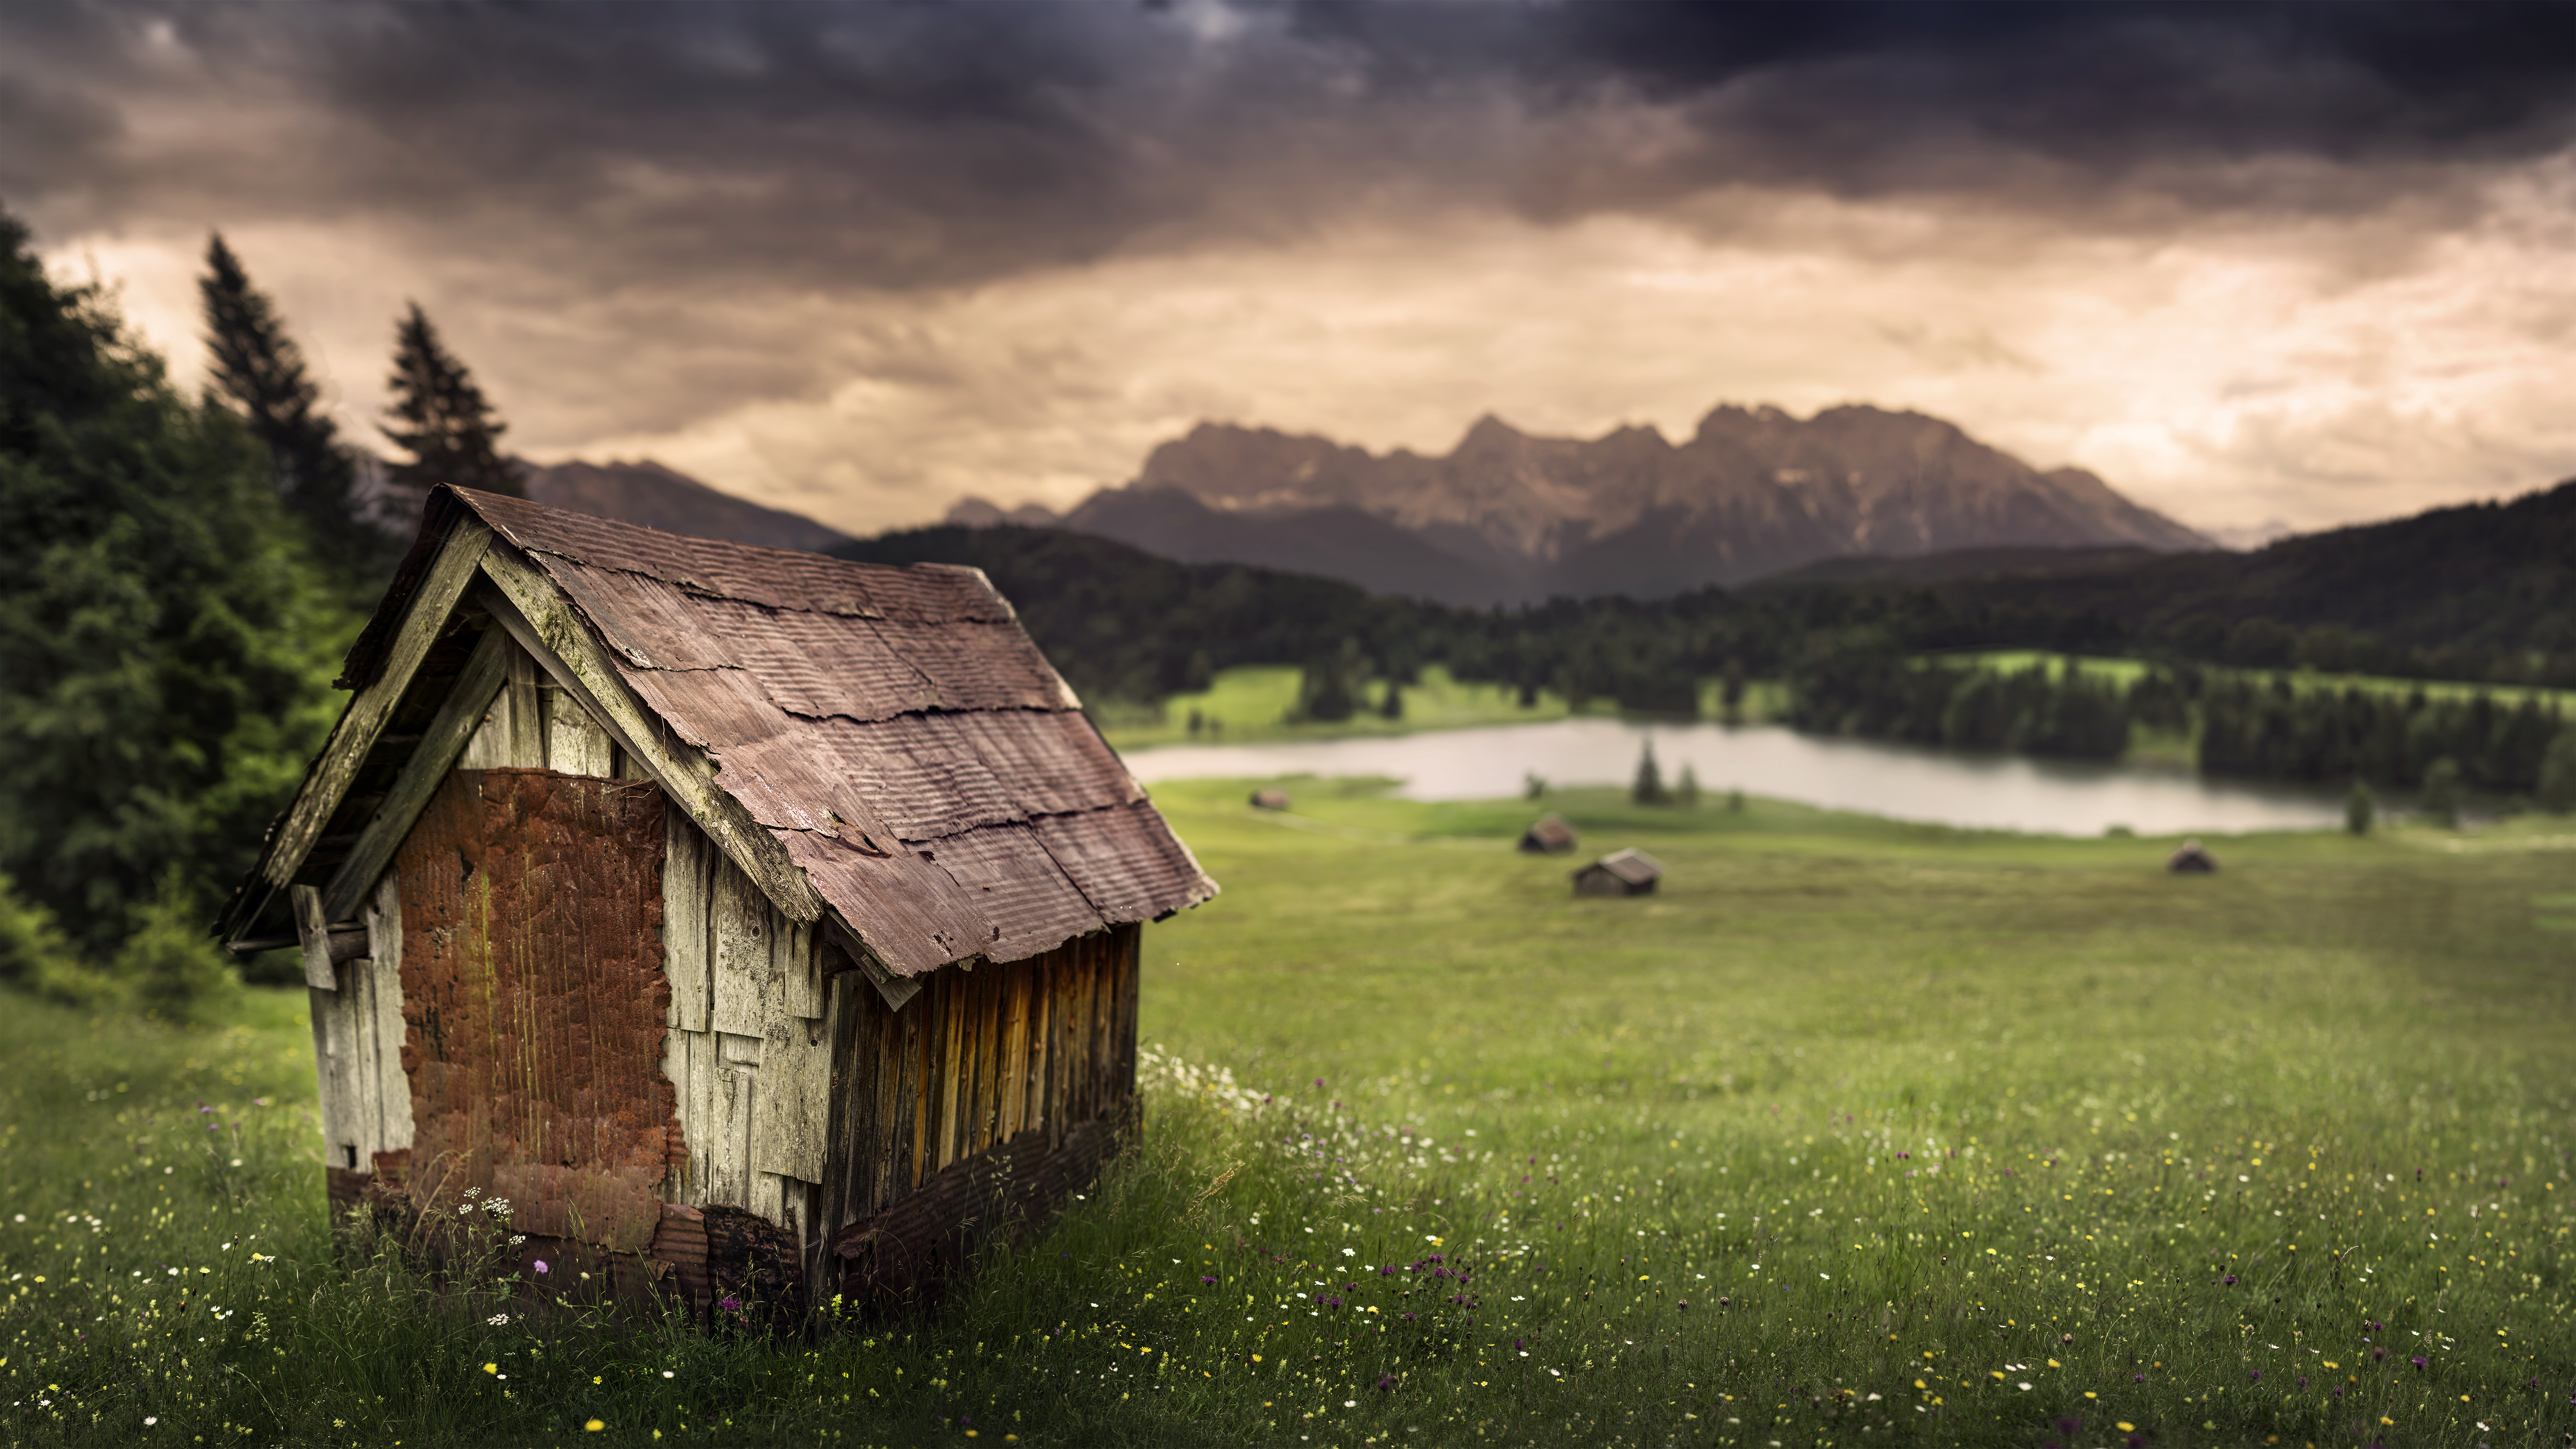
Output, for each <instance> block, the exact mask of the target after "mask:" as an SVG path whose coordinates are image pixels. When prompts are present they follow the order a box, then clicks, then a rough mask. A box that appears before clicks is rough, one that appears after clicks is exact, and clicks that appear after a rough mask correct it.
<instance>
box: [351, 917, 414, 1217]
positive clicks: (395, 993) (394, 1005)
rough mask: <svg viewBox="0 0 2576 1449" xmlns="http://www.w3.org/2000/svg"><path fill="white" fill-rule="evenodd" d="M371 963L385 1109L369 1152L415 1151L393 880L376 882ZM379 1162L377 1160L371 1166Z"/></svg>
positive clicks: (378, 1068) (377, 1068)
mask: <svg viewBox="0 0 2576 1449" xmlns="http://www.w3.org/2000/svg"><path fill="white" fill-rule="evenodd" d="M364 919H365V921H366V926H367V945H368V950H367V960H368V962H369V963H370V965H371V967H372V968H373V972H374V976H375V984H374V987H373V989H372V991H371V992H370V993H369V1001H370V1002H371V1004H372V1005H373V1006H374V1008H375V1031H374V1033H373V1037H374V1052H375V1062H374V1066H375V1073H376V1080H377V1083H378V1086H377V1089H376V1090H377V1101H378V1102H379V1103H380V1104H381V1106H380V1115H379V1117H378V1120H377V1128H376V1142H375V1145H374V1146H373V1147H371V1148H370V1149H368V1150H369V1152H370V1153H371V1154H372V1153H375V1152H404V1151H408V1150H409V1149H410V1147H411V1134H412V1117H411V1076H410V1074H409V1073H406V1072H405V1071H404V1070H403V1064H402V1053H403V1034H404V1032H406V1031H407V1030H409V1028H408V1027H407V1026H406V1025H405V1023H404V1020H403V990H402V951H403V944H402V943H403V931H402V883H401V882H400V881H398V880H396V879H394V877H392V876H391V875H385V874H379V875H378V876H377V877H376V890H375V897H374V899H372V900H370V901H369V902H368V903H367V910H366V914H365V917H364ZM372 1162H373V1158H372V1156H371V1157H370V1158H369V1159H368V1163H362V1164H361V1166H366V1165H369V1164H371V1163H372Z"/></svg>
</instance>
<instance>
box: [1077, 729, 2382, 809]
mask: <svg viewBox="0 0 2576 1449" xmlns="http://www.w3.org/2000/svg"><path fill="white" fill-rule="evenodd" d="M1650 747H1651V748H1652V749H1653V751H1654V752H1655V757H1656V761H1657V767H1658V771H1659V773H1660V775H1661V776H1662V779H1663V781H1664V784H1665V786H1666V788H1668V789H1669V788H1673V787H1674V786H1675V785H1676V784H1677V783H1678V782H1679V781H1680V779H1681V777H1682V774H1683V772H1684V771H1685V770H1688V771H1690V772H1691V773H1692V774H1693V775H1694V776H1695V777H1696V782H1697V784H1698V787H1699V789H1700V791H1701V793H1702V796H1703V798H1704V799H1722V798H1723V797H1724V796H1725V795H1726V793H1727V792H1728V791H1730V790H1742V791H1744V792H1746V793H1747V794H1752V795H1760V796H1766V797H1770V798H1775V799H1780V800H1786V801H1790V802H1793V803H1796V804H1801V805H1808V806H1814V807H1816V808H1820V809H1827V810H1840V811H1850V812H1853V813H1858V814H1864V815H1872V816H1878V817H1881V818H1885V819H1890V820H1900V821H1907V822H1911V823H1916V824H1927V825H1943V826H1950V827H1953V828H1958V829H1968V830H2008V831H2017V832H2021V833H2025V834H2035V835H2062V836H2094V835H2102V834H2105V833H2107V832H2111V831H2113V830H2117V829H2126V830H2128V831H2130V832H2133V833H2135V834H2138V835H2184V834H2211V835H2223V834H2242V833H2247V832H2252V831H2266V830H2325V829H2334V828H2339V827H2340V825H2341V823H2342V804H2341V796H2340V794H2339V792H2333V791H2327V790H2318V789H2306V788H2301V787H2297V786H2290V785H2282V784H2277V783H2269V782H2259V781H2239V780H2229V779H2210V778H2207V777H2203V776H2200V775H2196V774H2193V773H2191V772H2189V771H2186V770H2182V769H2179V768H2176V767H2174V766H2172V765H2169V764H2155V765H2101V764H2090V763H2083V762H2074V761H2060V760H2041V759H2033V758H2031V757H2028V756H2021V755H1996V754H1973V755H1972V754H1967V753H1964V752H1959V751H1950V750H1940V749H1934V748H1931V747H1927V746H1916V745H1899V744H1890V743H1886V742H1883V741H1874V740H1856V739H1847V738H1828V737H1819V736H1812V735H1805V734H1801V733H1799V732H1797V731H1795V730H1792V729H1790V728H1789V727H1788V726H1786V725H1780V724H1741V725H1726V724H1719V723H1714V722H1709V721H1698V722H1686V721H1678V720H1666V721H1657V720H1649V719H1639V718H1634V717H1626V718H1622V717H1618V716H1573V717H1560V718H1558V719H1555V720H1540V721H1530V722H1525V723H1511V724H1486V725H1476V726H1470V727H1466V728H1457V729H1447V730H1420V731H1415V732H1412V733H1408V734H1400V735H1398V734H1389V735H1375V736H1352V737H1343V738H1340V739H1328V740H1317V739H1287V740H1265V741H1246V742H1242V743H1233V742H1228V743H1223V744H1207V743H1202V744H1160V745H1148V746H1144V747H1125V748H1122V749H1121V754H1122V755H1123V756H1124V757H1125V759H1126V761H1127V764H1128V768H1129V769H1130V770H1131V771H1133V772H1134V773H1135V774H1136V776H1137V778H1138V779H1140V780H1143V781H1145V782H1147V783H1148V784H1153V783H1158V782H1162V781H1169V780H1183V779H1209V778H1237V779H1275V778H1281V777H1292V776H1297V775H1314V776H1318V777H1351V776H1361V777H1371V776H1373V777H1383V778H1387V779H1391V780H1395V781H1398V782H1399V783H1398V785H1397V786H1396V787H1395V790H1394V793H1395V794H1397V795H1399V796H1401V797H1402V798H1406V799H1414V800H1425V801H1434V800H1442V801H1446V800H1499V799H1510V798H1514V797H1521V796H1525V795H1526V794H1527V793H1528V789H1527V787H1528V783H1529V781H1530V779H1531V778H1532V777H1536V779H1537V780H1538V781H1539V782H1540V783H1541V786H1542V788H1543V789H1544V788H1549V787H1576V786H1593V787H1600V786H1607V787H1621V786H1625V785H1627V784H1628V783H1629V782H1630V781H1631V780H1633V778H1634V777H1635V773H1636V769H1637V766H1638V763H1639V760H1640V758H1641V757H1642V755H1643V753H1644V752H1645V751H1646V750H1647V749H1648V748H1650ZM1537 804H1538V805H1541V806H1543V804H1544V801H1543V800H1542V801H1539V802H1537Z"/></svg>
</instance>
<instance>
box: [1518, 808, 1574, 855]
mask: <svg viewBox="0 0 2576 1449" xmlns="http://www.w3.org/2000/svg"><path fill="white" fill-rule="evenodd" d="M1582 843H1583V842H1582V837H1581V836H1578V835H1576V834H1575V833H1574V827H1573V826H1571V825H1568V824H1566V823H1565V817H1564V816H1561V815H1552V814H1551V815H1542V816H1540V817H1539V818H1538V820H1537V821H1536V822H1535V823H1533V824H1532V825H1531V826H1530V828H1529V829H1527V830H1524V831H1522V832H1521V850H1522V852H1523V853H1524V854H1528V855H1563V854H1565V853H1566V852H1568V851H1570V850H1572V849H1574V847H1575V846H1577V845H1580V844H1582Z"/></svg>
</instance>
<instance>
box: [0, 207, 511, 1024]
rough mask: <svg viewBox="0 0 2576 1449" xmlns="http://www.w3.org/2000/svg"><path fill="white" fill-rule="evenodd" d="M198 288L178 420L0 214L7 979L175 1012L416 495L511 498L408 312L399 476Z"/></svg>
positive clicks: (0, 678) (439, 353) (456, 375)
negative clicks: (192, 385)
mask: <svg viewBox="0 0 2576 1449" xmlns="http://www.w3.org/2000/svg"><path fill="white" fill-rule="evenodd" d="M200 289H201V296H202V299H203V301H204V304H205V320H206V342H207V346H208V349H209V351H210V353H211V363H212V365H211V367H210V369H209V378H210V385H209V386H208V388H207V389H206V391H205V393H204V394H203V395H202V396H200V397H197V398H194V399H191V398H188V397H184V396H182V395H181V394H180V393H179V392H178V390H177V389H175V388H173V387H172V386H171V385H170V383H169V380H168V378H167V375H166V371H165V368H164V366H163V363H162V361H161V359H160V358H159V357H157V356H155V355H154V354H153V353H152V352H151V351H150V350H149V349H148V348H146V347H144V346H143V345H142V344H141V343H140V342H139V341H137V340H136V339H135V337H134V336H133V335H132V333H131V332H130V331H129V330H128V329H127V328H126V327H125V325H124V323H123V321H122V320H121V319H120V318H119V317H118V316H117V315H116V313H115V311H114V310H113V308H112V306H111V305H110V303H109V300H108V298H107V297H106V296H105V295H103V294H102V293H101V292H100V291H99V290H98V289H96V288H94V287H79V286H64V285H61V284H58V283H56V282H55V281H54V280H53V279H52V278H50V277H49V276H48V275H47V274H46V272H45V269H44V266H43V264H42V262H41V261H40V259H39V258H38V257H37V256H36V254H35V250H34V247H33V245H32V242H31V239H30V238H29V236H28V233H27V231H26V229H25V227H23V226H22V225H20V224H19V223H18V222H17V221H16V220H15V219H13V218H11V217H9V216H7V215H6V214H5V213H0V980H14V981H17V982H19V983H21V984H24V985H28V986H32V987H34V988H35V989H38V990H41V991H46V992H49V993H51V994H54V995H58V996H67V997H75V998H96V997H100V996H103V995H132V996H136V997H139V998H141V999H142V1000H143V1001H144V1002H146V1003H147V1004H154V1005H159V1006H165V1007H168V1008H169V1009H172V1010H181V1009H184V1008H185V1005H186V1003H187V1002H188V1001H189V1000H191V999H193V998H195V997H198V996H200V995H202V994H204V993H205V992H208V991H211V990H216V989H220V988H221V986H222V985H223V984H224V982H225V981H227V980H228V979H229V974H230V968H229V966H228V965H227V964H226V963H225V962H224V961H223V960H222V958H221V956H220V954H219V953H218V952H217V951H216V949H215V948H214V946H213V945H212V943H211V941H210V940H209V939H208V937H207V931H206V925H207V921H208V919H209V917H210V915H211V908H212V904H213V902H214V901H215V900H217V899H219V898H220V895H221V893H222V892H223V891H224V890H226V889H228V888H229V887H230V886H231V885H232V883H233V881H234V880H235V879H237V878H238V876H239V874H240V872H242V871H243V870H245V869H247V868H248V865H249V862H250V858H251V855H252V852H253V850H254V849H255V847H256V846H257V844H258V841H259V838H260V833H261V829H262V827H263V826H265V825H266V824H267V823H268V821H269V820H270V819H271V818H272V817H273V816H274V815H275V813H276V812H277V810H278V809H279V808H280V807H281V806H283V804H284V803H285V801H286V799H287V797H288V796H289V795H290V794H291V792H292V791H293V790H294V788H295V785H296V783H297V781H298V780H299V779H301V778H302V775H303V771H304V767H305V763H306V761H308V760H309V759H310V758H311V756H312V752H313V750H314V749H315V748H316V747H317V746H318V745H319V744H320V742H321V739H322V737H323V735H324V734H325V733H326V732H327V731H328V730H329V728H330V725H331V722H332V720H333V719H334V718H335V717H336V716H337V714H338V713H339V709H340V705H341V700H340V699H339V697H337V696H336V695H335V694H334V693H333V692H332V691H331V689H330V680H331V678H332V675H333V673H334V672H335V671H336V669H337V666H338V661H339V656H340V653H341V652H342V650H343V649H344V648H345V647H346V645H347V644H348V642H349V640H350V639H351V638H352V637H353V636H354V634H355V633H356V630H357V627H358V625H359V623H360V621H361V618H362V616H363V613H364V611H365V610H366V609H368V608H370V607H372V606H373V604H374V602H375V597H376V595H377V593H378V592H380V591H381V589H382V587H383V584H384V582H385V579H386V578H387V577H388V576H389V575H390V573H391V570H392V568H393V565H394V563H395V561H396V560H397V559H398V558H399V556H400V552H401V549H402V547H403V545H404V544H405V543H406V542H407V541H408V534H409V531H410V527H411V524H410V519H409V517H408V516H407V515H408V514H410V513H412V512H415V511H416V499H417V497H418V496H419V494H420V493H422V492H424V491H426V489H428V488H429V487H431V486H434V485H436V484H438V483H442V482H459V483H464V484H466V485H468V486H479V487H501V488H504V489H512V490H515V487H516V484H515V481H514V480H513V479H512V477H511V475H510V472H509V470H508V468H507V466H506V464H503V463H501V461H500V460H499V458H498V456H497V454H496V453H495V452H494V450H493V449H492V447H491V443H492V440H494V439H495V438H497V437H498V436H499V435H500V432H501V424H500V422H499V420H498V418H497V417H496V416H494V414H493V410H492V408H491V406H490V404H489V402H488V401H487V400H486V399H484V398H483V396H482V394H481V392H480V391H479V390H478V389H477V388H476V387H475V386H474V384H473V382H472V379H471V377H470V376H469V375H468V374H467V373H466V370H465V368H464V367H463V365H462V364H461V363H459V362H457V361H456V359H455V358H454V356H453V355H452V354H450V353H449V352H447V351H446V349H445V348H444V347H443V346H442V345H441V344H440V343H439V341H438V338H437V334H436V332H435V330H434V329H433V328H432V327H431V326H430V325H429V322H428V319H427V318H426V317H425V316H423V315H422V314H421V312H420V310H419V309H418V308H417V307H415V308H413V309H411V311H410V312H409V314H408V315H407V316H406V317H405V318H403V319H402V323H401V325H400V327H399V328H398V329H397V338H396V349H395V376H394V397H395V403H394V407H393V409H392V410H391V415H390V419H389V421H390V424H391V426H389V427H388V428H387V429H386V432H387V436H388V437H389V438H390V439H391V440H392V441H393V442H394V443H396V444H397V445H398V446H400V447H402V448H403V449H404V450H405V451H406V453H407V454H408V457H407V458H405V459H403V460H398V461H397V462H396V463H394V464H393V465H391V466H390V467H386V466H383V465H380V464H378V462H377V461H376V460H375V459H373V458H372V457H369V456H368V455H366V454H363V453H361V452H359V451H358V450H357V449H355V448H354V447H352V446H351V445H350V444H349V443H348V442H347V440H346V439H344V438H343V437H342V436H341V435H340V433H339V429H338V426H337V424H336V423H335V422H334V421H333V420H332V418H331V417H330V415H329V413H328V411H327V410H326V409H325V408H324V407H323V406H322V393H323V390H322V386H321V384H320V383H319V382H318V381H317V380H316V379H315V378H314V376H313V375H312V372H311V369H310V368H309V366H308V365H307V363H306V361H305V358H304V355H303V352H302V350H301V349H300V348H299V347H297V345H296V344H295V341H294V339H293V338H292V337H291V336H290V335H289V333H288V331H287V328H286V324H285V320H284V318H283V317H282V316H281V315H280V314H279V312H278V309H277V307H276V306H275V304H274V303H273V302H272V301H271V300H270V299H269V297H268V296H267V295H266V294H265V293H263V292H262V291H261V290H260V289H259V288H258V287H257V286H256V285H254V284H253V282H252V281H251V278H250V275H249V273H248V271H247V270H246V269H245V268H244V267H243V265H242V262H241V259H240V258H239V257H238V256H236V255H235V254H234V253H233V251H232V250H231V248H230V247H228V246H226V245H225V243H224V242H223V240H222V238H221V237H216V238H214V239H212V240H211V241H210V243H209V245H208V247H207V252H206V274H205V276H204V277H203V279H202V280H201V282H200ZM406 499H410V500H415V501H414V502H413V504H412V506H410V507H406Z"/></svg>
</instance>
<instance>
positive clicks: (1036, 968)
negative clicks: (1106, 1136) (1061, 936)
mask: <svg viewBox="0 0 2576 1449" xmlns="http://www.w3.org/2000/svg"><path fill="white" fill-rule="evenodd" d="M1058 954H1060V953H1058V952H1055V951H1050V952H1048V953H1047V954H1045V955H1043V956H1039V957H1036V958H1033V959H1032V960H1031V961H1030V962H1029V1073H1028V1077H1027V1085H1026V1092H1027V1106H1026V1107H1024V1108H1023V1109H1022V1111H1023V1113H1024V1115H1023V1117H1022V1125H1023V1126H1026V1127H1033V1128H1036V1129H1038V1130H1040V1131H1044V1132H1050V1133H1052V1132H1053V1131H1054V1130H1055V1127H1054V1123H1053V1121H1052V1120H1051V1119H1050V1118H1049V1117H1048V1115H1047V1078H1048V1074H1049V1073H1051V1072H1053V1071H1054V1070H1055V1057H1054V1046H1055V1012H1054V1010H1053V1007H1054V1005H1055V999H1054V998H1055V993H1056V990H1057V983H1058V982H1060V981H1062V980H1063V979H1064V973H1063V972H1062V971H1061V970H1059V969H1058V967H1057V965H1056V957H1057V955H1058ZM1048 1140H1049V1141H1053V1140H1054V1139H1053V1138H1052V1137H1050V1138H1049V1139H1048Z"/></svg>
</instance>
